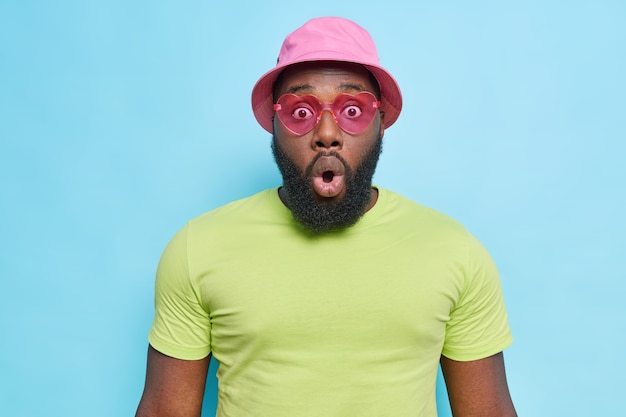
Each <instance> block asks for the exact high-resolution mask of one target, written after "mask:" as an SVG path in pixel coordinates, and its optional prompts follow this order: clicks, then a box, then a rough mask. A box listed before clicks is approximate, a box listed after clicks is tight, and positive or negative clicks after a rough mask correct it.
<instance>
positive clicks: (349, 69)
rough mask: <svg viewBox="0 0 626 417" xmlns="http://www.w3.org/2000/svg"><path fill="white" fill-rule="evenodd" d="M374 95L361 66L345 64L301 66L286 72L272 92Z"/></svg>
mask: <svg viewBox="0 0 626 417" xmlns="http://www.w3.org/2000/svg"><path fill="white" fill-rule="evenodd" d="M359 91H369V92H371V93H374V94H376V92H377V85H376V81H375V79H374V77H373V76H372V74H371V73H370V72H369V71H368V70H367V69H365V67H363V66H362V65H358V64H352V63H347V62H345V63H344V62H324V61H322V62H303V63H300V64H294V65H291V66H289V67H288V68H286V69H285V70H284V71H283V72H282V73H281V74H280V76H279V77H278V79H277V80H276V84H275V85H274V92H275V94H276V95H282V94H284V93H298V92H303V93H316V94H317V93H319V94H322V93H325V92H328V93H330V92H336V93H339V92H347V93H356V92H359Z"/></svg>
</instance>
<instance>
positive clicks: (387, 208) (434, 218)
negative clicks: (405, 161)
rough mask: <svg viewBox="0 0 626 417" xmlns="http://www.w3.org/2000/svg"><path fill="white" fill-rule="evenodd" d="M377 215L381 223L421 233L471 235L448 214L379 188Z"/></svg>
mask: <svg viewBox="0 0 626 417" xmlns="http://www.w3.org/2000/svg"><path fill="white" fill-rule="evenodd" d="M378 190H379V203H380V206H379V207H377V209H379V213H377V214H378V216H379V217H380V219H381V220H382V222H383V223H392V224H396V225H398V226H400V227H403V228H408V229H412V230H415V229H417V230H419V231H421V232H422V233H426V234H430V233H434V234H437V235H442V234H444V235H446V234H447V233H450V234H453V235H457V236H468V237H470V236H471V235H470V234H469V232H468V231H467V229H466V228H465V227H464V226H463V225H462V224H461V223H460V222H458V221H457V220H455V219H454V218H452V217H450V216H449V215H447V214H445V213H443V212H441V211H438V210H435V209H433V208H431V207H428V206H426V205H423V204H420V203H418V202H416V201H414V200H411V199H409V198H407V197H405V196H403V195H401V194H399V193H397V192H394V191H391V190H388V189H384V188H379V189H378ZM377 205H378V204H377Z"/></svg>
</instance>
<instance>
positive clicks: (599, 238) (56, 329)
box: [0, 0, 626, 417]
mask: <svg viewBox="0 0 626 417" xmlns="http://www.w3.org/2000/svg"><path fill="white" fill-rule="evenodd" d="M211 3H213V2H207V1H204V2H200V1H189V2H186V1H181V2H174V1H169V2H168V1H157V2H148V1H120V0H112V1H107V2H102V1H98V2H96V1H56V2H44V1H28V0H22V1H17V0H3V1H0V214H1V216H0V282H1V288H2V292H1V294H2V302H0V332H1V333H0V334H1V335H2V336H1V337H2V343H0V413H2V415H11V416H43V415H46V416H48V415H49V416H52V415H58V416H64V417H73V416H84V415H89V416H90V417H99V416H122V415H132V413H133V412H134V409H135V407H136V404H137V401H138V400H139V397H140V394H141V390H142V388H143V378H144V370H145V353H146V346H147V341H146V335H147V332H148V328H149V325H150V321H151V316H152V288H153V275H154V270H155V268H156V263H157V261H158V258H159V256H160V253H161V251H162V249H163V247H164V245H165V244H166V243H167V241H168V240H169V238H170V237H171V236H172V234H173V233H174V232H175V231H176V230H177V229H178V228H180V227H181V226H182V225H183V224H184V222H185V221H186V220H188V219H189V218H191V217H193V216H196V215H198V214H200V213H202V212H204V211H206V210H208V209H211V208H214V207H217V206H219V205H221V204H223V203H225V202H228V201H230V200H233V199H236V198H240V197H244V196H246V195H249V194H252V193H254V192H256V191H258V190H260V189H263V188H266V187H270V186H274V185H277V184H278V183H279V180H280V178H279V176H278V172H277V170H276V169H275V167H274V164H273V161H272V159H271V155H270V152H269V137H268V135H267V134H266V133H265V132H264V131H263V130H262V129H261V128H260V127H259V126H257V125H256V123H255V121H254V118H253V116H252V112H251V110H250V107H249V94H250V90H251V88H252V85H253V84H254V82H255V81H256V79H257V78H258V76H260V75H261V74H262V73H264V72H265V71H266V70H268V69H269V68H270V67H272V66H273V65H274V63H275V59H276V56H277V53H278V48H279V47H280V43H281V42H282V38H283V36H284V35H285V34H287V33H288V32H290V31H291V30H293V29H295V28H296V27H297V26H299V25H300V24H302V23H304V21H305V20H307V19H308V18H309V17H313V16H320V15H341V16H345V17H349V18H352V19H354V20H356V21H357V22H359V23H361V24H362V25H363V26H365V27H366V28H368V29H369V30H370V32H371V33H372V35H373V36H374V38H375V39H376V41H377V43H378V47H379V53H380V55H381V59H382V61H383V63H384V65H385V66H386V67H387V68H389V69H390V70H391V71H392V72H393V73H394V74H395V75H396V78H397V79H398V81H399V82H400V84H401V86H402V87H403V92H404V96H405V108H404V112H403V114H402V116H401V118H400V120H399V121H398V122H397V124H396V125H394V126H393V127H392V128H391V129H389V130H388V131H387V132H386V136H385V139H386V140H385V150H384V153H383V157H382V160H381V164H380V167H379V170H378V172H377V174H376V179H375V180H376V183H377V184H379V185H381V186H385V187H388V188H391V189H394V190H396V191H399V192H401V193H403V194H405V195H407V196H408V197H410V198H412V199H414V200H416V201H419V202H421V203H423V204H426V205H429V206H432V207H434V208H437V209H439V210H441V211H443V212H445V213H447V214H449V215H451V216H453V217H455V218H457V219H458V220H460V221H461V222H462V223H464V224H465V225H466V226H467V228H468V229H470V230H471V231H472V232H473V233H474V234H475V235H476V236H477V237H478V238H479V239H481V240H482V241H483V243H484V244H485V245H486V246H487V248H488V249H489V250H490V251H491V252H492V254H493V256H494V258H495V260H496V262H497V264H498V266H499V268H500V270H501V273H502V281H503V286H504V291H505V297H506V300H507V304H508V309H509V315H510V320H511V325H512V328H513V331H514V336H515V344H514V345H513V347H511V348H510V349H509V350H507V352H506V354H505V355H506V360H507V370H508V374H509V382H510V388H511V391H512V393H513V396H514V399H515V402H516V406H517V408H518V412H519V414H520V415H526V416H568V417H570V416H584V417H587V416H591V415H593V416H615V415H619V414H620V413H621V412H623V407H622V405H621V402H622V401H621V400H620V398H621V395H622V391H623V388H624V383H623V375H624V374H625V373H626V365H625V362H624V361H623V353H624V343H625V341H626V340H625V336H624V334H625V332H624V324H623V323H624V321H625V319H626V309H625V307H624V304H623V299H624V295H625V292H626V291H625V290H626V284H625V282H626V274H625V273H624V268H623V266H622V262H623V260H624V253H625V249H626V244H625V238H624V236H625V234H626V222H625V221H624V218H623V212H624V205H625V203H626V198H625V196H626V192H625V191H626V190H625V188H626V187H625V185H624V183H625V177H626V168H625V167H624V166H625V164H624V162H623V159H624V153H625V151H626V145H625V144H624V142H625V140H626V128H625V121H624V119H625V115H626V82H625V77H624V74H626V47H625V46H624V45H626V4H625V3H623V2H621V1H602V0H596V1H524V2H522V1H519V2H506V4H505V2H498V1H486V0H477V1H474V2H462V1H447V2H426V1H421V0H418V1H414V2H407V1H394V0H389V1H386V2H379V1H362V2H356V3H355V2H336V1H329V0H320V1H316V2H312V3H302V2H297V3H285V2H284V1H283V0H280V1H278V0H268V1H265V2H248V1H245V2H244V1H241V2H236V1H231V2H223V3H224V4H228V5H219V6H218V5H214V4H211ZM287 6H289V10H287ZM297 6H301V7H302V9H301V10H294V9H297ZM213 382H214V381H212V382H211V383H212V384H213ZM212 386H214V385H212ZM442 389H443V388H442V387H441V386H440V390H439V394H440V395H439V400H440V404H441V413H440V414H441V415H442V416H449V409H447V407H446V405H445V392H444V391H443V390H442ZM214 407H215V404H214V394H213V393H209V394H208V395H207V404H206V409H207V410H211V409H214ZM206 415H211V413H210V412H207V413H206Z"/></svg>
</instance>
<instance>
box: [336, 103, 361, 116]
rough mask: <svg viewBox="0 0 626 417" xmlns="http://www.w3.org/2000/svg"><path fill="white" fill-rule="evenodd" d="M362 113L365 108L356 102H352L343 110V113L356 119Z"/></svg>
mask: <svg viewBox="0 0 626 417" xmlns="http://www.w3.org/2000/svg"><path fill="white" fill-rule="evenodd" d="M361 114H363V110H361V108H360V107H359V106H358V105H356V104H351V105H349V106H346V107H344V108H343V109H342V110H341V115H342V116H344V117H347V118H350V119H356V118H357V117H360V116H361Z"/></svg>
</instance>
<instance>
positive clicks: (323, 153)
mask: <svg viewBox="0 0 626 417" xmlns="http://www.w3.org/2000/svg"><path fill="white" fill-rule="evenodd" d="M325 156H334V157H335V158H337V159H339V161H340V162H341V163H342V164H343V166H344V167H345V170H346V174H348V175H351V174H352V169H350V165H348V162H346V160H345V159H343V157H342V156H341V155H339V153H338V152H337V151H320V152H318V153H317V155H315V156H314V157H313V159H312V160H311V162H310V163H309V164H308V165H307V167H306V169H305V170H304V177H305V178H310V177H311V174H312V172H313V166H315V163H316V162H317V161H319V159H320V158H323V157H325Z"/></svg>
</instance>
